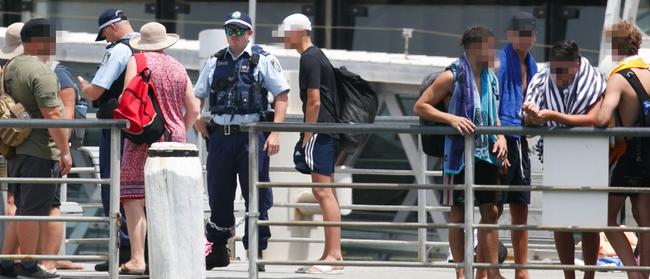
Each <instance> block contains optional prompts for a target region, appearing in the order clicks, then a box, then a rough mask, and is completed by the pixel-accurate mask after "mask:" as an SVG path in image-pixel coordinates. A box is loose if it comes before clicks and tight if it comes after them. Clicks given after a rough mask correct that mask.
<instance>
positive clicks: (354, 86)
mask: <svg viewBox="0 0 650 279" xmlns="http://www.w3.org/2000/svg"><path fill="white" fill-rule="evenodd" d="M332 68H334V78H335V79H336V90H337V92H338V95H339V102H340V104H339V106H338V109H339V111H340V113H339V119H338V120H339V122H340V123H351V124H354V123H373V122H375V116H376V115H377V110H378V109H379V100H378V98H377V92H375V90H374V89H373V88H372V86H370V83H369V82H368V81H366V80H364V79H363V78H361V77H360V76H359V75H357V74H355V73H352V72H350V71H348V70H347V69H346V68H345V67H344V66H342V67H340V68H336V67H332ZM366 137H368V135H367V134H341V139H340V142H339V143H340V150H342V151H343V150H353V149H356V148H357V147H358V146H359V144H360V143H362V142H363V141H364V140H365V139H366Z"/></svg>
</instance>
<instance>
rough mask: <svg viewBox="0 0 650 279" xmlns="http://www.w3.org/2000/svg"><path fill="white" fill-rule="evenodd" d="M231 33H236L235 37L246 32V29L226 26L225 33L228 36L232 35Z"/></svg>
mask: <svg viewBox="0 0 650 279" xmlns="http://www.w3.org/2000/svg"><path fill="white" fill-rule="evenodd" d="M233 34H235V35H237V37H241V36H244V34H246V30H244V29H239V28H230V27H226V35H227V36H228V37H230V36H232V35H233Z"/></svg>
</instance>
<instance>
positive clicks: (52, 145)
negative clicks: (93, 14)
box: [4, 20, 72, 278]
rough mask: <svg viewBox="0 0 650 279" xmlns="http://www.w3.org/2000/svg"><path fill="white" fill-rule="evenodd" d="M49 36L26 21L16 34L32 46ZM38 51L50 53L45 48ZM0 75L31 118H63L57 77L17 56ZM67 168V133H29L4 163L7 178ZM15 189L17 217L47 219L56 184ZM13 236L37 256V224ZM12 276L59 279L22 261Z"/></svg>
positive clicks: (26, 225) (30, 58)
mask: <svg viewBox="0 0 650 279" xmlns="http://www.w3.org/2000/svg"><path fill="white" fill-rule="evenodd" d="M52 32H54V30H53V29H52V28H50V25H44V24H39V22H38V21H34V20H30V21H28V22H27V23H25V25H24V27H23V29H22V31H21V33H20V35H21V39H22V41H23V42H32V40H40V39H42V38H51V37H53V36H51V35H52ZM42 51H44V52H49V49H48V48H44V49H42ZM36 52H38V51H36ZM32 55H40V53H32ZM4 71H5V74H4V86H5V91H6V92H7V94H9V95H10V96H12V97H13V98H14V100H15V101H16V102H18V103H21V104H22V105H23V106H24V107H25V110H26V111H27V112H28V113H29V115H30V116H31V118H43V119H63V118H64V108H63V103H62V101H61V98H60V97H59V83H58V79H57V76H56V74H55V73H54V72H53V71H52V70H51V69H50V68H49V67H48V66H47V65H45V64H43V63H42V62H40V61H39V59H38V58H37V57H36V56H29V55H21V56H17V57H16V58H14V59H13V60H11V61H9V62H8V63H7V64H6V65H5V67H4ZM71 166H72V159H71V156H70V149H69V147H68V131H67V129H65V128H49V129H34V130H32V133H31V134H30V135H29V137H28V138H27V139H26V140H25V141H24V142H23V143H22V144H20V145H19V146H17V147H16V156H15V157H14V158H13V159H11V160H10V161H9V164H8V172H9V176H10V177H39V178H53V177H60V176H61V175H66V174H67V173H68V172H69V171H70V167H71ZM16 188H17V189H18V190H20V191H19V194H17V195H16V197H15V200H16V205H17V209H16V215H17V216H48V214H49V212H50V208H51V206H52V202H53V200H54V197H55V193H56V189H57V187H56V184H51V185H35V184H30V183H21V184H16ZM16 231H17V235H18V243H19V245H20V249H21V253H23V254H27V255H34V254H38V253H39V251H38V243H39V241H38V240H39V237H40V236H41V234H45V233H47V232H45V231H41V230H39V224H38V223H37V222H18V223H17V224H16ZM16 273H17V275H19V276H23V277H26V278H59V276H58V275H57V274H56V273H53V272H47V271H44V270H43V269H42V268H41V267H40V266H39V265H37V264H36V262H35V261H22V262H21V263H20V264H19V265H18V266H17V267H16Z"/></svg>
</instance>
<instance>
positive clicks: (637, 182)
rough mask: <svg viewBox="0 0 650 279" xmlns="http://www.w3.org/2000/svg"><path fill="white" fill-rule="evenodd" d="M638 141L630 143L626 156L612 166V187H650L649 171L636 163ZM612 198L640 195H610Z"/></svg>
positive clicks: (636, 194)
mask: <svg viewBox="0 0 650 279" xmlns="http://www.w3.org/2000/svg"><path fill="white" fill-rule="evenodd" d="M636 143H637V142H636V141H628V147H627V151H626V152H625V154H623V155H622V156H621V158H619V159H618V160H617V161H616V162H615V163H614V164H612V165H611V166H610V173H611V179H610V185H611V186H612V187H616V186H618V187H650V174H649V171H648V170H646V169H644V168H642V167H641V166H640V164H639V163H638V162H636V158H635V157H636V153H637V152H635V150H637V148H636V146H635V144H636ZM610 195H612V196H623V197H636V196H638V195H639V194H638V193H610Z"/></svg>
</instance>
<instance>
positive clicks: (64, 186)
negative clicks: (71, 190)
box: [59, 175, 68, 255]
mask: <svg viewBox="0 0 650 279" xmlns="http://www.w3.org/2000/svg"><path fill="white" fill-rule="evenodd" d="M61 178H68V176H67V175H64V176H62V177H61ZM59 202H60V203H61V204H65V203H66V202H68V183H61V189H60V191H59ZM61 215H63V214H61ZM66 227H67V223H66V222H63V237H62V238H61V248H59V255H65V254H66V247H65V246H66V244H65V240H66V235H67V232H66V230H67V229H66Z"/></svg>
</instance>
